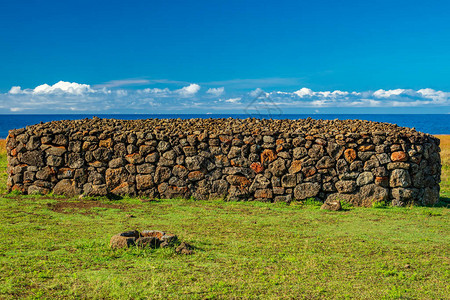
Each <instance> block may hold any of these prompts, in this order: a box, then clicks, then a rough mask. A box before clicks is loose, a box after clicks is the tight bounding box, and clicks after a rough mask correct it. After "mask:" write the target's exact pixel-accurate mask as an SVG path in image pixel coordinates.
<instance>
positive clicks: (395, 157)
mask: <svg viewBox="0 0 450 300" xmlns="http://www.w3.org/2000/svg"><path fill="white" fill-rule="evenodd" d="M391 160H392V161H393V162H398V161H407V160H408V155H407V154H406V153H405V152H403V151H396V152H393V153H392V154H391Z"/></svg>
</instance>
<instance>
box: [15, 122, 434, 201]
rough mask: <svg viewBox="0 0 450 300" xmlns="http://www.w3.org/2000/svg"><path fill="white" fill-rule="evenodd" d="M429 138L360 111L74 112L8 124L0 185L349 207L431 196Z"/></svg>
mask: <svg viewBox="0 0 450 300" xmlns="http://www.w3.org/2000/svg"><path fill="white" fill-rule="evenodd" d="M439 152H440V148H439V139H437V138H436V137H433V136H431V135H428V134H424V133H421V132H417V131H416V130H414V129H409V128H404V127H399V126H397V125H393V124H387V123H378V122H369V121H361V120H344V121H339V120H333V121H327V120H313V119H310V118H308V119H300V120H259V119H245V120H239V119H231V118H230V119H189V120H181V119H170V120H169V119H147V120H134V121H126V120H115V119H100V118H96V117H94V118H93V119H84V120H76V121H56V122H49V123H41V124H37V125H33V126H29V127H27V128H23V129H16V130H11V131H10V132H9V136H8V138H7V154H8V182H7V185H8V190H9V191H14V190H18V191H20V192H22V193H26V194H32V193H42V194H46V193H49V192H54V193H56V194H65V195H67V196H74V195H77V194H84V195H87V196H103V195H108V194H115V195H138V196H148V197H154V198H174V197H183V198H189V197H191V196H192V197H194V198H196V199H211V198H226V199H228V200H260V201H272V202H273V201H275V202H278V201H284V202H290V201H296V200H304V199H307V198H310V197H316V198H318V199H320V200H322V201H326V200H334V199H340V200H345V201H348V202H351V203H353V204H354V205H358V206H370V205H372V203H373V202H375V201H388V202H392V204H394V205H405V204H407V203H410V202H414V203H418V204H432V203H435V202H437V201H438V199H439V182H440V173H441V163H440V155H439Z"/></svg>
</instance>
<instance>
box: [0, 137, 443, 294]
mask: <svg viewBox="0 0 450 300" xmlns="http://www.w3.org/2000/svg"><path fill="white" fill-rule="evenodd" d="M449 140H450V139H449ZM449 140H447V142H446V143H447V145H448V143H449ZM444 144H445V143H443V145H444ZM445 151H448V149H447V150H445V149H444V151H442V154H443V161H444V163H445V166H444V173H445V174H444V176H443V178H445V182H444V183H443V188H442V193H443V195H444V197H448V195H449V183H448V178H449V177H448V173H449V160H448V158H449V155H448V154H449V153H448V152H445ZM445 153H446V154H445ZM0 161H1V162H2V163H3V164H4V161H5V160H4V159H3V158H2V160H0ZM2 180H4V177H2ZM2 185H4V181H3V183H2ZM446 205H447V204H446V203H445V202H441V203H440V204H439V205H438V206H437V207H407V208H393V207H379V208H353V207H347V208H346V210H344V211H341V212H326V211H321V210H319V209H318V208H319V206H318V205H317V204H316V203H314V202H310V203H305V204H303V205H301V204H294V205H290V206H287V205H281V204H276V205H275V204H265V203H245V202H223V201H193V200H180V199H172V200H161V201H151V202H142V201H140V200H139V199H122V200H118V201H117V200H116V201H109V200H108V199H97V200H96V201H93V200H83V201H79V200H75V199H64V198H57V197H44V196H41V197H36V196H34V197H31V196H17V195H4V196H2V197H0V224H1V225H0V228H1V230H0V235H1V236H0V298H35V299H38V298H97V299H106V298H112V299H139V298H171V299H172V298H187V299H191V298H195V299H196V298H208V299H210V298H304V299H383V298H384V299H449V297H448V295H449V294H450V288H449V286H450V280H449V278H450V268H449V262H450V261H449V253H450V236H449V232H450V225H449V224H450V223H449V210H448V208H446ZM130 215H133V216H134V217H130ZM128 229H141V230H142V229H162V230H166V231H169V232H173V233H176V234H177V235H178V236H179V237H180V239H181V240H184V241H187V242H189V243H192V244H193V245H194V246H195V247H196V249H195V254H194V255H191V256H183V255H177V254H175V253H174V250H173V249H157V250H142V249H136V248H134V249H129V250H119V251H113V250H111V249H109V247H108V242H109V238H110V237H111V235H113V234H115V233H118V232H121V231H124V230H128Z"/></svg>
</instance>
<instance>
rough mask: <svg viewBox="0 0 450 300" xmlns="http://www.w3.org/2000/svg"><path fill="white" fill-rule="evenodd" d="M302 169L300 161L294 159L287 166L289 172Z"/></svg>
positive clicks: (296, 171)
mask: <svg viewBox="0 0 450 300" xmlns="http://www.w3.org/2000/svg"><path fill="white" fill-rule="evenodd" d="M301 170H302V162H301V161H300V160H294V161H293V162H292V163H291V166H290V167H289V173H294V174H295V173H298V172H300V171H301Z"/></svg>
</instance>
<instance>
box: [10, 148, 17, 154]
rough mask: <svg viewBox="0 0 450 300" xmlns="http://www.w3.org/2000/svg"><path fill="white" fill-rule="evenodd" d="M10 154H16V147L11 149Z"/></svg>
mask: <svg viewBox="0 0 450 300" xmlns="http://www.w3.org/2000/svg"><path fill="white" fill-rule="evenodd" d="M11 156H17V149H16V148H14V149H12V150H11Z"/></svg>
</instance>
